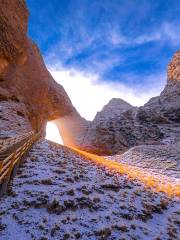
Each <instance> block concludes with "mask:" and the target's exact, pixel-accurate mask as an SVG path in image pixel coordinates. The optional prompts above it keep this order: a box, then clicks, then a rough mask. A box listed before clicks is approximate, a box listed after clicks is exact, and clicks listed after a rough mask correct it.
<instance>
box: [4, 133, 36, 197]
mask: <svg viewBox="0 0 180 240" xmlns="http://www.w3.org/2000/svg"><path fill="white" fill-rule="evenodd" d="M39 137H40V133H38V134H35V133H34V132H28V133H26V134H23V135H19V136H17V137H14V138H9V139H7V140H1V141H0V145H1V147H0V196H2V195H3V194H4V193H5V192H6V189H7V186H8V183H9V181H10V179H11V177H14V176H15V174H16V172H17V169H18V166H19V164H20V162H21V160H22V158H23V157H24V155H25V154H26V153H27V152H28V151H29V150H30V148H31V146H32V145H33V144H34V143H35V142H36V141H37V139H38V138H39Z"/></svg>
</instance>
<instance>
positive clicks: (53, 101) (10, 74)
mask: <svg viewBox="0 0 180 240" xmlns="http://www.w3.org/2000/svg"><path fill="white" fill-rule="evenodd" d="M28 15H29V13H28V10H27V8H26V4H25V1H24V0H21V1H20V0H9V1H5V0H0V35H1V38H0V126H1V129H0V137H1V138H2V137H10V136H11V135H13V134H17V133H22V132H23V131H29V130H30V129H33V130H35V131H40V130H43V131H44V130H45V125H46V122H47V121H50V120H55V119H57V118H61V117H69V118H71V117H73V118H76V126H77V127H78V129H79V123H80V125H81V126H82V128H86V121H85V120H84V119H82V118H81V116H80V115H79V114H78V112H77V111H76V109H75V108H74V107H73V105H72V103H71V101H70V99H69V97H68V95H67V94H66V92H65V90H64V89H63V87H62V86H61V85H59V84H57V83H56V82H55V81H54V79H53V78H52V76H51V75H50V73H49V72H48V70H47V69H46V66H45V64H44V62H43V59H42V57H41V54H40V52H39V49H38V47H37V46H36V45H35V43H33V41H32V40H31V39H29V38H28V37H27V22H28ZM78 121H79V122H78ZM64 128H66V129H68V131H70V132H72V131H71V130H72V128H75V127H74V126H71V125H68V126H67V123H66V122H64ZM62 134H63V133H62ZM77 137H78V136H77ZM64 138H65V139H66V143H67V144H68V143H69V140H68V139H67V138H66V136H64ZM75 138H76V136H75V135H73V136H72V134H71V143H73V145H74V144H75V142H76V139H75Z"/></svg>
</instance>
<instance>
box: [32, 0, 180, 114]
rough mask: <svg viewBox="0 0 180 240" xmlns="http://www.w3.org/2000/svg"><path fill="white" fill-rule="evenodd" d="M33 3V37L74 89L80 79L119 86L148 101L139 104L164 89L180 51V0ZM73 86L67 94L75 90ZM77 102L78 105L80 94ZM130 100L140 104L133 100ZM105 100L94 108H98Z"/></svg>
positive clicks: (53, 69) (35, 0)
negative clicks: (169, 64)
mask: <svg viewBox="0 0 180 240" xmlns="http://www.w3.org/2000/svg"><path fill="white" fill-rule="evenodd" d="M27 3H28V8H29V10H30V17H29V29H28V33H29V35H30V37H31V38H32V39H33V40H34V41H35V42H36V43H37V44H38V46H39V48H40V49H41V52H42V54H43V57H44V59H45V62H46V64H47V66H48V68H49V70H50V71H51V73H52V75H53V76H54V78H55V79H56V80H57V81H58V82H59V83H61V84H62V85H63V79H62V80H61V78H66V83H67V82H68V81H69V85H68V86H69V89H70V85H71V84H70V81H75V80H74V78H76V79H79V78H80V80H79V82H81V85H82V81H86V79H88V80H87V81H90V79H91V78H92V79H94V80H92V82H91V84H93V85H96V86H97V85H98V86H99V85H101V86H102V85H104V86H106V87H107V86H109V89H110V91H111V90H112V88H113V87H114V88H116V90H117V89H119V91H120V92H122V91H127V95H128V94H134V97H138V94H139V97H141V98H142V101H140V100H139V102H138V100H137V99H136V100H137V101H136V100H135V104H136V105H141V104H143V103H144V102H143V101H146V100H147V99H148V97H151V96H153V95H156V94H158V93H159V92H160V91H161V90H162V88H163V86H164V84H165V81H166V66H167V63H168V62H169V61H170V59H171V57H172V55H173V54H174V52H175V51H176V50H178V49H179V48H180V1H179V0H51V1H44V0H27ZM59 73H62V74H59ZM67 75H68V76H69V77H67ZM73 76H74V78H73ZM57 78H58V79H57ZM76 84H78V83H77V80H76ZM65 85H66V84H65ZM65 85H64V87H65ZM68 86H66V88H67V91H71V90H68ZM128 90H129V91H130V93H129V92H128ZM92 91H93V90H92ZM101 91H104V90H103V89H101ZM142 91H143V95H142V96H141V94H142ZM68 93H69V95H70V96H71V95H72V98H73V94H72V93H71V92H68ZM145 93H147V96H145V95H144V94H145ZM105 95H108V91H107V92H106V93H105ZM117 95H118V94H117V93H116V94H115V95H113V93H112V94H109V97H105V96H104V102H105V101H107V99H109V100H110V98H111V97H113V96H115V97H117ZM122 95H123V97H125V98H126V95H125V94H124V93H123V94H119V95H118V96H119V97H122ZM76 97H77V95H76ZM101 97H102V98H103V95H102V96H101ZM89 98H91V96H89ZM72 100H73V102H75V105H77V103H76V99H75V94H74V99H72ZM126 100H129V101H130V102H131V103H132V102H133V101H134V100H133V98H128V97H127V99H126ZM81 101H82V99H80V101H79V102H81ZM89 102H90V101H89ZM104 102H103V101H102V102H101V104H99V105H98V104H97V105H98V106H97V109H96V108H95V107H94V109H95V110H98V109H99V108H100V107H102V106H101V105H103V104H104ZM93 104H94V103H93ZM92 108H93V107H92ZM99 110H100V109H99ZM80 112H81V111H80ZM92 115H94V112H93V114H92Z"/></svg>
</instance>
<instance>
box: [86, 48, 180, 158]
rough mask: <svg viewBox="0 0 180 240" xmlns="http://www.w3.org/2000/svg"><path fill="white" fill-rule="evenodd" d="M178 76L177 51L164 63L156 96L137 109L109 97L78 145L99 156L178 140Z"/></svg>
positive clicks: (179, 56)
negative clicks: (163, 76) (165, 75)
mask: <svg viewBox="0 0 180 240" xmlns="http://www.w3.org/2000/svg"><path fill="white" fill-rule="evenodd" d="M179 77H180V51H178V52H177V53H176V54H175V55H174V57H173V59H172V61H171V62H170V64H169V66H168V81H167V84H166V86H165V88H164V90H163V91H162V93H161V94H160V96H159V97H154V98H152V99H150V101H149V102H148V103H146V104H145V105H144V106H143V107H139V108H135V107H132V106H130V105H129V104H128V103H124V101H123V102H122V100H121V99H119V100H117V99H116V100H111V101H110V102H109V104H107V105H106V106H105V107H104V108H103V110H102V111H101V112H99V113H97V115H96V117H95V119H94V120H93V122H92V123H91V124H90V126H89V128H88V130H87V132H86V135H85V137H84V139H83V141H82V145H81V148H82V149H84V150H87V151H90V152H93V153H97V154H101V155H113V154H117V153H122V152H124V151H126V150H128V149H129V148H131V147H133V146H137V145H141V144H147V145H151V144H156V145H157V144H170V143H171V144H175V143H176V144H177V142H180V137H178V135H179V127H180V81H179V80H180V79H179ZM122 106H123V107H122ZM124 106H125V107H124ZM121 109H122V111H121ZM172 133H173V134H172Z"/></svg>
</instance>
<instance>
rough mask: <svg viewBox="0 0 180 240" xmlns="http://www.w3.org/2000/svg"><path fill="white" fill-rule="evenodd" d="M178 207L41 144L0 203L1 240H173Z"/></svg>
mask: <svg viewBox="0 0 180 240" xmlns="http://www.w3.org/2000/svg"><path fill="white" fill-rule="evenodd" d="M178 204H179V202H178V199H175V198H174V199H169V198H168V197H166V196H165V194H162V193H155V192H152V191H151V189H145V188H144V186H143V185H141V184H140V183H138V182H132V181H130V180H128V179H127V178H126V177H125V176H121V175H119V174H116V173H113V172H110V171H108V170H107V169H104V168H103V167H100V166H96V165H94V164H93V163H92V162H90V160H87V159H85V158H83V157H82V156H79V155H78V154H75V153H74V152H72V151H71V150H68V149H67V148H65V147H61V146H58V145H55V144H53V143H51V142H48V141H40V142H38V143H37V144H36V145H35V146H34V147H33V149H32V150H31V152H30V153H29V156H28V157H27V158H26V160H25V162H24V164H23V165H22V166H21V168H20V169H19V173H18V175H17V176H16V177H15V179H14V180H13V184H12V186H11V187H10V188H9V191H8V196H5V197H4V198H3V199H1V200H0V239H1V240H15V239H18V240H30V239H38V240H47V239H57V240H61V239H82V240H87V239H88V240H94V239H118V240H119V239H121V240H122V239H125V240H129V239H134V240H135V239H137V240H141V239H147V240H148V239H149V240H152V239H156V240H158V239H159V240H160V239H162V240H168V239H178V235H180V230H179V229H178V224H179V223H180V221H179V215H180V211H179V210H178V206H179V205H178Z"/></svg>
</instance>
